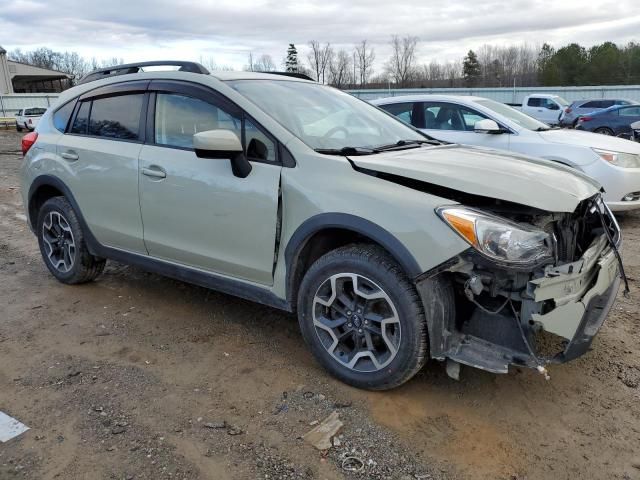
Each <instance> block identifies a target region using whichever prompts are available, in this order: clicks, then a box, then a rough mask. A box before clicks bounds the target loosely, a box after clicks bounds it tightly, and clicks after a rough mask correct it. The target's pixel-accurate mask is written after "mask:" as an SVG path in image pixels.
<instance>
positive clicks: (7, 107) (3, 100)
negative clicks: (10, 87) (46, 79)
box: [0, 93, 58, 117]
mask: <svg viewBox="0 0 640 480" xmlns="http://www.w3.org/2000/svg"><path fill="white" fill-rule="evenodd" d="M57 98H58V95H57V94H55V93H12V94H7V95H5V94H0V117H10V116H12V115H15V114H16V112H18V110H21V109H23V108H28V107H43V108H49V107H50V106H51V105H52V104H53V103H54V102H55V100H56V99H57Z"/></svg>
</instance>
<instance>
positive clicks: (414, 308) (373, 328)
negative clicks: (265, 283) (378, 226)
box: [298, 245, 427, 390]
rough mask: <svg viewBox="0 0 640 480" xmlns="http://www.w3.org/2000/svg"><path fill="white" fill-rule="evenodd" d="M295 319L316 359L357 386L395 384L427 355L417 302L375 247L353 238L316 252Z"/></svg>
mask: <svg viewBox="0 0 640 480" xmlns="http://www.w3.org/2000/svg"><path fill="white" fill-rule="evenodd" d="M298 319H299V322H300V328H301V330H302V335H303V337H304V339H305V341H306V342H307V344H308V345H309V346H310V348H311V351H312V353H313V354H314V356H315V357H316V359H317V360H318V361H319V362H320V363H321V364H322V365H323V366H324V367H325V368H326V369H327V370H328V371H329V372H330V373H331V374H332V375H334V376H335V377H337V378H338V379H340V380H342V381H343V382H345V383H348V384H350V385H353V386H355V387H358V388H366V389H370V390H386V389H389V388H393V387H396V386H398V385H401V384H402V383H404V382H406V381H407V380H409V379H410V378H411V377H413V375H415V373H416V372H417V371H418V370H419V369H420V368H421V367H422V366H423V365H424V363H425V361H426V359H427V334H426V322H425V317H424V310H423V308H422V303H421V301H420V299H419V297H418V294H417V292H416V290H415V287H414V285H413V284H412V283H411V282H410V281H409V279H408V278H407V277H406V275H405V274H404V272H403V271H402V270H401V268H400V267H399V266H398V264H397V263H396V262H395V261H394V260H393V259H392V258H391V257H390V256H389V255H388V254H387V253H386V252H385V251H384V250H382V249H381V248H379V247H375V246H371V245H351V246H347V247H342V248H339V249H337V250H334V251H332V252H329V253H328V254H326V255H324V256H323V257H321V258H320V259H319V260H317V261H316V262H315V263H314V264H313V265H312V266H311V268H310V269H309V271H308V272H307V274H306V275H305V277H304V279H303V281H302V284H301V286H300V291H299V295H298Z"/></svg>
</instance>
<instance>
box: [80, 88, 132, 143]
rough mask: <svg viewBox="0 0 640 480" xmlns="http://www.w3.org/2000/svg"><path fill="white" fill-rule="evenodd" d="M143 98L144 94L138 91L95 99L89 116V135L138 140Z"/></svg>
mask: <svg viewBox="0 0 640 480" xmlns="http://www.w3.org/2000/svg"><path fill="white" fill-rule="evenodd" d="M143 99H144V94H143V93H138V94H133V95H120V96H117V97H105V98H98V99H96V100H94V101H93V102H92V103H93V105H92V107H91V115H90V118H89V130H88V133H89V135H95V136H97V137H107V138H115V139H120V140H137V139H138V138H139V134H140V113H141V111H142V101H143Z"/></svg>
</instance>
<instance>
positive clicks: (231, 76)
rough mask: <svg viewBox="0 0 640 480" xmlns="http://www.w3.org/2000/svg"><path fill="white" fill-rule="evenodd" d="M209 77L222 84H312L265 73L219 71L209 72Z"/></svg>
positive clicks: (298, 79)
mask: <svg viewBox="0 0 640 480" xmlns="http://www.w3.org/2000/svg"><path fill="white" fill-rule="evenodd" d="M209 75H211V76H212V77H215V78H217V79H218V80H220V81H222V82H227V81H231V80H291V81H294V82H307V83H309V82H311V83H315V82H312V81H311V80H307V79H304V78H298V77H293V76H288V75H284V74H282V73H268V72H267V73H265V72H244V71H219V72H211V73H210V74H209Z"/></svg>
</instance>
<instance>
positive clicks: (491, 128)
mask: <svg viewBox="0 0 640 480" xmlns="http://www.w3.org/2000/svg"><path fill="white" fill-rule="evenodd" d="M473 131H474V132H476V133H502V129H501V128H500V126H499V125H498V124H497V123H496V122H494V121H493V120H489V119H488V118H485V119H484V120H478V121H477V122H476V123H475V125H474V126H473Z"/></svg>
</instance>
